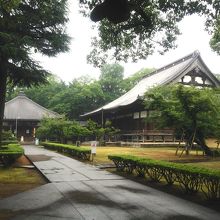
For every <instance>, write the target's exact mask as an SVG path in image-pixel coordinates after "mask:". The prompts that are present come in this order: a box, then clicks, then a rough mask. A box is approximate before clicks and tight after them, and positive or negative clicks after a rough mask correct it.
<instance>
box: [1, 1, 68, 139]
mask: <svg viewBox="0 0 220 220" xmlns="http://www.w3.org/2000/svg"><path fill="white" fill-rule="evenodd" d="M66 3H67V0H44V1H42V0H29V1H26V0H20V1H19V0H11V1H1V2H0V94H1V96H0V131H2V121H3V115H4V103H5V94H6V86H7V81H8V82H9V83H12V84H13V85H26V86H31V85H38V84H40V83H45V82H46V77H47V75H48V73H47V72H46V71H45V70H43V69H42V67H41V66H40V65H39V63H38V62H36V61H35V60H33V58H32V57H31V54H32V53H33V52H39V53H42V54H44V55H47V56H54V55H56V54H57V53H59V52H65V51H67V50H68V43H69V37H68V36H67V34H66V33H65V24H66V22H67V21H68V19H67V8H66ZM0 134H1V132H0ZM0 142H1V135H0Z"/></svg>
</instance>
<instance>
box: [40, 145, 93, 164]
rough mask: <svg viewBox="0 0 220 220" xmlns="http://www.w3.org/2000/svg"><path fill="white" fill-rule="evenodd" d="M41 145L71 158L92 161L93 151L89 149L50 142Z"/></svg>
mask: <svg viewBox="0 0 220 220" xmlns="http://www.w3.org/2000/svg"><path fill="white" fill-rule="evenodd" d="M41 145H42V146H44V147H45V148H47V149H49V150H55V151H58V152H59V153H66V154H68V155H70V156H73V157H77V158H79V159H82V160H89V159H90V154H91V150H90V149H89V148H87V147H75V146H73V145H68V144H58V143H50V142H42V143H41Z"/></svg>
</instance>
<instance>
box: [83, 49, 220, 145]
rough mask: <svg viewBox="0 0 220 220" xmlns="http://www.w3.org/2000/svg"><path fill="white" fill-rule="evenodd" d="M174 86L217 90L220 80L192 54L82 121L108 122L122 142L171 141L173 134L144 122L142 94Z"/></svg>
mask: <svg viewBox="0 0 220 220" xmlns="http://www.w3.org/2000/svg"><path fill="white" fill-rule="evenodd" d="M176 83H181V84H183V85H194V86H198V87H210V88H211V87H213V88H214V87H219V86H220V82H219V80H218V79H217V78H216V77H215V76H214V74H213V73H212V72H211V71H210V70H209V68H208V67H207V66H206V64H205V63H204V61H203V60H202V58H201V56H200V53H199V52H198V51H195V52H193V53H191V54H189V55H188V56H185V57H183V58H181V59H179V60H176V61H175V62H173V63H170V64H168V65H166V66H164V67H162V68H160V69H157V70H156V71H154V72H152V73H151V74H148V75H146V76H145V77H143V78H142V79H141V80H140V81H139V83H137V84H136V85H135V86H134V87H133V88H132V89H131V90H130V91H128V92H127V93H125V94H124V95H122V96H121V97H119V98H117V99H116V100H114V101H112V102H110V103H108V104H106V105H104V106H102V107H100V108H98V109H96V110H94V111H91V112H88V113H86V114H84V115H82V117H83V118H84V119H89V118H90V119H92V120H94V121H96V122H98V123H100V124H102V125H104V123H105V121H106V120H111V121H112V123H113V126H115V127H116V128H119V129H120V130H121V140H127V141H132V139H139V141H140V139H141V141H146V140H152V139H153V140H154V138H155V137H156V136H158V137H159V136H160V138H161V140H164V138H167V139H170V138H173V136H172V135H173V134H172V130H169V129H167V130H162V131H158V130H155V129H154V125H153V124H149V123H147V120H146V118H147V117H149V115H150V114H151V111H150V109H146V108H145V106H144V104H143V101H144V94H145V93H146V92H147V91H148V90H149V89H150V88H152V87H155V86H162V85H168V84H176ZM158 137H157V138H158Z"/></svg>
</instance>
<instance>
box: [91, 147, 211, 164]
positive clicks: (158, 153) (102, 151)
mask: <svg viewBox="0 0 220 220" xmlns="http://www.w3.org/2000/svg"><path fill="white" fill-rule="evenodd" d="M175 152H176V149H175V148H173V147H162V148H159V147H154V148H153V147H151V148H135V147H97V150H96V156H95V158H94V164H108V163H111V161H110V160H109V159H108V155H109V154H123V155H133V156H138V157H143V158H152V159H158V160H166V161H180V162H181V161H184V162H185V161H186V160H189V161H191V160H195V161H201V160H207V158H208V157H206V156H203V155H202V152H201V151H199V152H198V155H197V154H196V151H191V152H190V155H185V154H183V155H182V157H179V156H176V155H175ZM179 152H181V151H179ZM179 154H180V153H179Z"/></svg>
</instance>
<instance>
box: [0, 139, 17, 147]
mask: <svg viewBox="0 0 220 220" xmlns="http://www.w3.org/2000/svg"><path fill="white" fill-rule="evenodd" d="M8 144H18V141H17V140H3V141H2V145H3V146H4V145H8Z"/></svg>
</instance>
